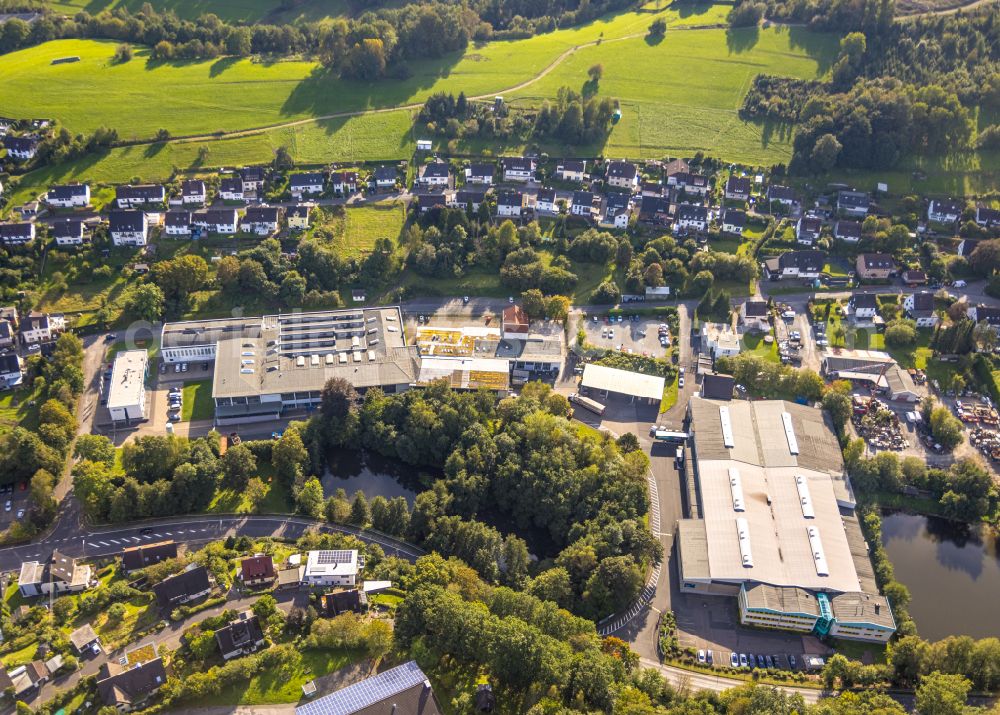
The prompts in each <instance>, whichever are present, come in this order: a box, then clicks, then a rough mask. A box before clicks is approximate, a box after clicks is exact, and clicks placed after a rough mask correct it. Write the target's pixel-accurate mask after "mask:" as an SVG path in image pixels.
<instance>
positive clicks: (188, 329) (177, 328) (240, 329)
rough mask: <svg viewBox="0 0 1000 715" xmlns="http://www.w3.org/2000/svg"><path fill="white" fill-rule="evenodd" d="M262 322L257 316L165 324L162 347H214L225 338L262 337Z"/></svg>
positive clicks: (162, 333) (162, 332) (161, 337)
mask: <svg viewBox="0 0 1000 715" xmlns="http://www.w3.org/2000/svg"><path fill="white" fill-rule="evenodd" d="M261 321H262V318H261V316H256V317H249V318H221V319H219V320H188V321H185V322H182V323H164V324H163V330H162V331H161V336H160V347H161V348H190V347H195V346H199V347H200V346H205V345H214V344H215V343H217V342H218V341H219V340H222V339H224V338H233V337H240V338H242V337H247V338H256V337H260V333H261V327H262V323H261Z"/></svg>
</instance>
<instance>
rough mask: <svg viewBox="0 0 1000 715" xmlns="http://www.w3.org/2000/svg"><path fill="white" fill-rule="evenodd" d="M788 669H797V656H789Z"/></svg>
mask: <svg viewBox="0 0 1000 715" xmlns="http://www.w3.org/2000/svg"><path fill="white" fill-rule="evenodd" d="M788 667H790V668H791V669H792V670H794V669H795V656H794V655H789V656H788Z"/></svg>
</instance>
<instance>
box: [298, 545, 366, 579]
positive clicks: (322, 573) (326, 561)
mask: <svg viewBox="0 0 1000 715" xmlns="http://www.w3.org/2000/svg"><path fill="white" fill-rule="evenodd" d="M363 568H364V559H363V558H361V557H360V556H359V555H358V551H357V549H341V550H336V551H310V552H309V554H308V557H307V558H306V570H305V573H304V574H303V577H302V582H303V583H305V584H306V585H308V586H353V585H355V583H357V579H358V574H359V573H360V572H361V569H363Z"/></svg>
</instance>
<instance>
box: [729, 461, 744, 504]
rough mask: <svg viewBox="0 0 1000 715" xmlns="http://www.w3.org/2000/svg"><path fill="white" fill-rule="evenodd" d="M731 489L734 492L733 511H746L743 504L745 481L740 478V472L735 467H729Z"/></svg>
mask: <svg viewBox="0 0 1000 715" xmlns="http://www.w3.org/2000/svg"><path fill="white" fill-rule="evenodd" d="M729 489H730V491H732V493H733V511H746V508H745V506H744V504H743V482H742V481H741V480H740V472H739V470H738V469H735V468H733V467H730V468H729Z"/></svg>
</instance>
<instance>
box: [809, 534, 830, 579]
mask: <svg viewBox="0 0 1000 715" xmlns="http://www.w3.org/2000/svg"><path fill="white" fill-rule="evenodd" d="M806 534H808V536H809V548H810V549H811V550H812V555H813V562H814V563H815V565H816V573H817V574H819V575H820V576H829V575H830V567H829V566H827V564H826V554H825V553H824V552H823V542H822V540H820V538H819V529H817V528H816V527H815V526H807V527H806Z"/></svg>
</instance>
